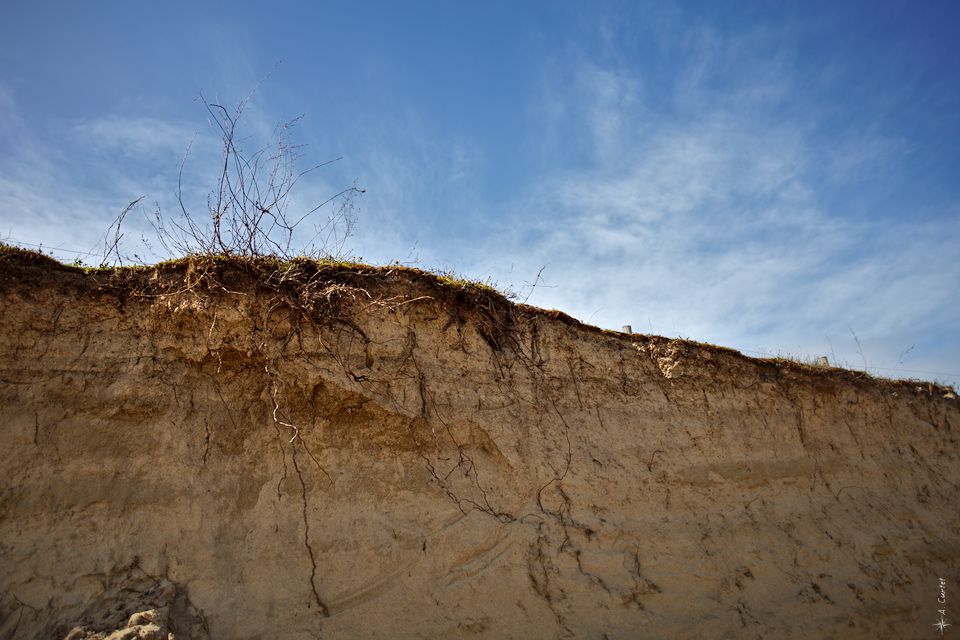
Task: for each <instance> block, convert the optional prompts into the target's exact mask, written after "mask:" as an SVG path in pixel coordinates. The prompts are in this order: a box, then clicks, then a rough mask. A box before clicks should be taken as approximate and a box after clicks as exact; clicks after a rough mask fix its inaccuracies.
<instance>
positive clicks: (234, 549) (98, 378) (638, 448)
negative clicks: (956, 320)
mask: <svg viewBox="0 0 960 640" xmlns="http://www.w3.org/2000/svg"><path fill="white" fill-rule="evenodd" d="M0 309H2V311H0V313H2V323H0V639H14V638H16V639H20V638H58V639H62V638H65V637H68V636H69V637H70V638H72V639H76V638H102V637H107V636H108V635H110V634H113V635H112V636H110V637H112V638H128V637H142V638H167V637H168V634H171V633H172V634H173V636H174V637H175V638H177V639H181V638H215V639H226V638H237V639H240V638H243V639H253V638H277V637H284V638H319V637H322V638H417V637H421V638H432V637H456V638H471V637H475V636H476V637H489V638H564V637H571V638H573V637H576V638H597V639H599V638H610V639H613V638H771V637H777V638H927V637H935V635H936V631H935V630H934V629H932V628H931V624H932V623H933V622H935V621H936V619H937V613H936V609H938V607H939V606H942V605H938V603H937V598H938V579H939V578H943V579H945V580H946V583H947V584H948V585H957V584H960V546H958V537H957V531H960V511H958V509H957V496H958V487H960V464H958V457H960V447H958V429H960V406H958V403H957V400H956V398H955V397H954V394H952V393H951V392H950V390H949V389H944V388H942V387H937V386H935V385H930V384H926V383H922V384H921V383H911V382H890V381H883V380H874V379H870V378H867V377H864V376H862V375H859V374H856V373H852V372H845V371H839V370H830V369H822V370H818V369H815V368H811V367H805V366H801V365H796V364H791V363H788V362H774V361H761V360H755V359H751V358H747V357H744V356H742V355H740V354H738V353H735V352H732V351H729V350H726V349H721V348H716V347H711V346H708V345H699V344H696V343H692V342H688V341H680V340H672V341H671V340H668V339H664V338H658V337H652V336H641V335H630V336H625V335H617V334H612V333H608V332H601V331H599V330H595V329H592V328H589V327H585V326H583V325H580V324H579V323H577V322H575V321H573V320H571V319H569V318H566V317H564V316H563V315H562V314H557V313H551V312H541V311H539V310H534V309H530V308H526V307H522V306H516V305H512V304H510V303H509V302H507V301H506V300H504V299H503V298H501V297H500V296H498V295H497V294H495V293H494V292H492V291H488V290H486V289H484V288H480V287H470V286H466V285H463V284H462V283H455V282H447V281H444V280H442V279H438V278H436V277H434V276H430V275H428V274H421V273H419V272H415V271H413V270H409V269H403V268H395V269H390V268H378V269H374V268H365V267H361V266H355V265H328V266H326V267H323V268H316V267H311V266H309V265H307V264H306V263H301V264H298V265H295V266H291V265H275V264H272V263H271V264H266V265H264V264H260V265H258V266H250V265H247V264H245V263H243V262H241V261H209V262H205V263H202V264H200V263H199V262H198V261H189V260H185V261H180V262H178V263H173V264H168V265H163V266H160V267H157V268H146V269H135V270H122V271H114V272H111V271H101V272H84V271H82V270H79V269H72V268H69V267H65V266H63V265H59V264H56V263H54V262H53V261H50V260H47V259H43V258H41V257H38V256H36V255H32V254H28V253H25V252H16V251H8V252H7V253H4V254H3V255H0ZM950 588H953V587H952V586H951V587H950ZM948 594H949V592H948ZM948 597H958V598H960V594H956V593H954V594H953V595H952V596H948ZM958 601H960V600H958ZM956 617H957V618H960V616H956ZM957 623H958V624H960V619H958V620H957Z"/></svg>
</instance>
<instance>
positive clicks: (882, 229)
mask: <svg viewBox="0 0 960 640" xmlns="http://www.w3.org/2000/svg"><path fill="white" fill-rule="evenodd" d="M958 27H960V4H958V3H955V2H923V3H907V2H871V3H866V2H843V3H838V2H812V1H809V0H808V1H804V2H795V3H790V2H776V3H774V2H756V3H749V2H742V3H719V2H679V3H669V2H654V3H643V2H625V3H617V2H590V3H588V2H580V3H572V2H539V3H533V2H528V3H524V2H484V3H455V2H417V3H414V2H410V3H397V2H383V3H364V2H350V3H346V2H343V3H302V4H299V3H289V2H273V3H242V2H230V3H226V2H224V3H213V2H210V3H186V2H168V3H143V2H129V3H123V4H120V3H107V2H84V3H77V2H62V3H47V2H37V1H34V2H17V1H10V2H5V3H3V5H2V7H0V149H2V150H3V154H2V155H0V237H7V238H11V239H14V240H17V241H20V242H25V243H34V244H40V243H42V244H43V245H44V246H45V247H60V248H62V249H72V250H74V251H91V250H96V248H97V247H99V246H101V244H102V241H101V237H102V235H103V233H104V230H105V229H106V227H107V226H108V225H109V224H110V222H111V220H112V219H113V218H114V217H115V216H116V215H117V213H118V212H119V211H120V210H121V209H122V208H123V206H124V205H125V204H126V203H127V202H129V201H130V200H132V199H134V198H136V197H139V196H141V195H143V196H146V198H145V201H144V202H145V203H146V204H147V205H148V206H147V207H146V208H145V209H144V210H143V212H142V213H143V214H146V213H149V212H150V210H152V208H153V206H154V203H156V204H158V205H159V206H160V207H161V208H162V209H163V210H165V211H172V210H173V207H175V206H176V205H175V202H176V201H175V193H174V190H175V185H176V178H177V169H178V167H179V163H180V159H181V157H182V156H183V154H184V151H185V150H186V147H187V145H188V144H189V143H190V141H191V139H193V138H194V137H195V136H196V141H195V142H194V147H193V149H192V151H191V157H190V159H189V162H188V164H187V169H186V172H187V191H188V195H189V196H190V198H191V202H193V203H195V204H194V206H195V208H196V209H197V210H202V208H203V194H204V193H205V191H206V190H207V189H209V188H210V187H211V186H212V183H211V180H212V177H213V175H214V172H215V170H216V169H215V167H216V157H217V146H216V138H215V135H214V133H213V132H212V131H211V129H210V127H209V123H208V121H207V118H206V114H205V112H204V110H203V107H202V104H201V103H200V102H199V101H198V100H197V97H198V96H199V94H200V92H201V91H202V92H203V93H204V94H205V95H206V96H207V97H208V98H211V99H214V98H218V99H220V100H221V101H222V102H224V103H227V104H233V103H235V102H236V101H237V100H238V99H240V98H241V97H242V96H244V95H246V94H247V93H249V91H250V90H251V89H252V88H253V87H255V86H256V85H257V83H258V82H259V81H260V80H261V79H262V78H263V77H264V76H267V75H268V74H269V78H268V79H267V80H266V81H265V82H264V84H263V85H262V86H261V88H260V89H259V91H258V92H257V93H256V95H255V96H254V98H253V100H252V102H251V104H250V107H249V109H248V111H247V112H246V114H245V118H246V119H245V127H246V129H245V131H246V132H247V133H249V135H250V138H251V140H258V139H260V137H262V136H265V135H266V134H268V133H269V132H270V131H271V129H272V127H273V126H274V125H275V124H277V123H278V122H280V121H282V120H285V119H289V118H291V117H294V116H297V115H299V114H303V115H304V118H303V120H302V121H301V122H300V123H299V124H298V127H297V128H296V130H295V133H296V135H295V139H296V140H297V141H298V142H302V143H305V144H306V145H308V146H307V147H306V149H305V150H306V154H307V157H306V158H305V159H304V162H305V163H309V162H311V161H312V162H321V161H323V160H327V159H330V158H334V157H339V156H343V160H341V161H339V162H337V163H336V164H334V165H330V166H329V167H325V168H324V169H321V170H319V171H317V172H315V173H313V174H311V175H310V176H309V179H305V180H304V182H302V183H301V184H300V185H299V189H298V191H297V192H296V193H295V196H294V197H295V202H294V205H295V206H300V207H303V206H307V207H308V208H309V206H308V205H309V204H310V203H316V202H320V201H322V200H325V199H326V198H327V197H328V196H330V195H332V194H333V193H336V192H337V191H339V190H340V189H342V188H343V187H345V186H349V185H351V184H353V183H356V184H357V186H359V187H362V188H364V189H366V194H365V195H364V196H363V197H362V198H361V199H360V200H359V201H358V202H357V205H358V207H359V208H358V210H357V211H356V214H357V225H356V228H355V234H354V236H353V237H352V238H350V240H349V242H348V244H347V245H346V250H347V252H348V253H350V254H351V255H353V256H356V257H362V258H363V259H364V260H366V261H370V262H375V263H386V262H390V261H393V260H400V261H402V262H414V263H416V264H417V265H419V266H421V267H424V268H431V269H449V270H455V271H457V272H458V273H460V274H462V275H465V276H467V277H471V278H474V279H480V280H485V279H491V280H493V281H495V282H496V283H498V284H499V285H501V286H503V287H511V288H513V289H516V290H519V291H520V292H521V293H522V295H523V296H526V295H527V293H528V289H529V286H528V283H530V282H532V281H533V280H534V278H535V277H536V274H537V273H538V271H540V269H541V267H542V268H543V280H542V282H541V284H540V286H537V287H536V288H535V289H533V290H532V292H530V302H531V303H533V304H537V305H539V306H544V307H551V308H559V309H562V310H564V311H566V312H568V313H570V314H572V315H574V316H576V317H578V318H581V319H582V320H585V321H587V322H590V323H592V324H597V325H599V326H603V327H609V328H619V327H620V326H621V325H624V324H631V325H633V327H634V329H635V330H637V331H642V332H652V333H657V334H661V335H668V336H682V337H689V338H693V339H695V340H702V341H708V342H713V343H717V344H723V345H727V346H731V347H734V348H738V349H742V350H745V351H747V352H748V353H751V354H768V355H778V354H783V355H793V356H799V357H813V356H818V355H828V356H830V357H831V359H833V360H836V361H839V362H841V363H844V364H847V365H849V366H851V367H856V368H863V367H864V366H867V367H868V368H869V369H870V370H871V371H873V372H875V373H879V374H882V375H888V376H894V377H917V378H923V379H934V380H939V381H943V382H947V383H951V384H956V383H957V381H958V380H960V374H958V372H960V335H958V329H960V305H958V304H957V302H956V301H957V298H958V294H960V267H958V264H957V255H960V251H958V248H960V231H958V225H957V223H958V222H960V205H958V202H960V198H958V196H960V180H958V178H960V145H958V141H960V38H957V37H956V36H955V34H956V32H957V30H958ZM278 62H279V63H280V64H279V65H278V64H277V63H278ZM136 213H137V215H133V216H131V218H130V219H129V220H128V224H129V227H128V229H129V231H128V239H133V238H137V237H138V234H139V233H141V232H142V233H144V234H149V231H150V227H149V225H148V224H147V223H146V220H145V217H144V215H142V214H141V213H140V212H136ZM62 249H57V250H52V252H53V253H54V254H56V255H58V256H60V257H62V258H65V259H72V258H73V257H74V256H75V254H72V253H69V252H67V251H64V250H62ZM854 334H856V336H857V338H858V339H859V343H860V344H859V346H858V345H857V343H856V341H855V340H854Z"/></svg>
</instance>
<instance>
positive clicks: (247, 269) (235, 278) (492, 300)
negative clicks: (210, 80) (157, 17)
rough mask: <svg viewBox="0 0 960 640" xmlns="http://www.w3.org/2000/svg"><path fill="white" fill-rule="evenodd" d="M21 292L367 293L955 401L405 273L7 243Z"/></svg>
mask: <svg viewBox="0 0 960 640" xmlns="http://www.w3.org/2000/svg"><path fill="white" fill-rule="evenodd" d="M18 285H19V286H23V285H28V286H31V285H32V286H31V288H33V289H34V290H37V289H42V288H59V289H61V291H63V292H64V293H66V291H68V290H71V289H72V290H74V291H76V290H77V289H80V290H83V291H85V292H87V293H90V294H98V293H99V294H101V295H112V296H115V297H116V298H118V299H119V300H121V301H123V300H130V299H135V298H138V297H155V296H157V295H164V294H170V293H175V292H177V291H184V290H188V289H190V290H194V291H196V290H197V289H198V288H201V287H207V288H209V290H210V291H216V290H220V291H224V290H225V291H227V292H230V291H235V290H239V289H247V290H250V289H262V290H264V291H265V292H274V293H278V294H281V295H282V297H283V298H284V299H285V300H286V302H287V303H288V304H289V305H290V306H291V307H294V308H297V309H299V310H302V311H304V312H308V313H312V314H314V315H316V314H317V313H327V312H330V310H331V307H330V306H329V305H330V299H331V293H334V294H335V293H336V292H337V290H336V287H337V286H338V285H339V286H342V287H344V288H345V290H352V291H363V292H365V294H369V296H371V298H372V299H378V298H379V299H381V300H390V301H393V302H394V303H396V302H400V303H403V302H406V301H410V302H412V301H415V300H417V299H428V298H429V299H433V300H435V301H438V302H440V304H442V305H444V307H445V308H446V310H447V311H448V313H450V314H451V318H452V319H453V320H455V321H456V322H458V323H459V322H470V321H475V322H477V324H478V328H479V329H480V333H481V335H482V336H483V337H484V339H485V340H486V341H487V343H488V344H489V345H490V347H491V348H492V349H494V350H499V349H503V348H510V344H511V342H510V341H509V340H507V339H505V338H507V337H508V336H509V335H510V332H511V329H513V328H515V327H518V326H520V325H521V324H522V323H523V322H524V321H527V320H530V319H534V318H537V317H546V318H550V319H552V320H554V321H557V322H560V323H563V324H565V325H568V326H570V327H575V328H576V329H578V330H581V331H585V332H589V333H593V334H602V335H604V336H606V337H607V338H608V339H611V340H623V341H627V342H631V343H638V344H643V345H647V346H649V347H653V348H654V349H656V348H658V347H660V348H662V347H666V346H667V345H670V346H675V347H678V348H680V349H681V351H682V352H683V353H684V355H685V356H687V357H691V356H692V357H696V355H697V354H698V353H699V354H700V355H701V357H702V355H703V353H704V352H707V353H711V354H715V355H719V356H724V357H726V358H732V359H734V360H737V361H742V363H744V364H746V363H750V364H753V365H754V366H758V367H761V368H763V369H767V370H768V371H769V373H770V374H771V375H772V377H776V378H787V379H792V380H794V381H797V382H801V381H803V382H806V383H813V384H814V385H816V386H820V385H822V384H823V383H834V384H836V383H845V384H852V385H854V386H868V387H873V388H875V389H876V388H877V387H887V388H890V387H893V388H895V390H904V391H910V392H913V393H922V394H924V395H928V394H929V395H933V394H937V395H940V396H946V397H948V398H951V399H952V396H954V395H955V394H954V391H953V389H952V388H951V387H946V386H943V385H939V384H935V383H931V382H925V381H918V380H891V379H887V378H878V377H875V376H871V375H870V374H867V373H864V372H862V371H852V370H849V369H842V368H838V367H830V366H817V365H810V364H806V363H802V362H797V361H795V360H790V359H786V358H753V357H750V356H746V355H744V354H742V353H740V352H739V351H735V350H733V349H729V348H726V347H720V346H717V345H712V344H706V343H700V342H695V341H693V340H687V339H681V338H665V337H661V336H652V335H645V334H636V333H630V334H628V333H621V332H618V331H610V330H605V329H600V328H599V327H595V326H592V325H588V324H585V323H583V322H580V321H579V320H577V319H576V318H573V317H571V316H569V315H567V314H565V313H563V312H562V311H557V310H547V309H540V308H538V307H533V306H530V305H526V304H518V303H516V302H513V301H512V300H510V299H509V298H508V297H507V296H506V295H504V294H503V293H501V292H500V291H498V290H496V289H495V288H493V287H491V286H489V285H486V284H481V283H477V282H471V281H467V280H461V279H458V278H454V277H450V276H446V275H438V274H435V273H431V272H428V271H423V270H421V269H415V268H412V267H405V266H399V265H389V266H372V265H367V264H360V263H353V262H343V261H335V260H325V261H316V260H311V259H307V258H295V259H292V260H279V259H276V258H270V257H263V258H245V257H238V256H223V255H214V256H188V257H184V258H180V259H177V260H172V261H169V262H162V263H159V264H156V265H152V266H130V267H106V268H87V267H77V266H72V265H67V264H63V263H61V262H59V261H57V260H55V259H54V258H51V257H49V256H47V255H44V254H42V253H39V252H36V251H30V250H26V249H22V248H19V247H11V246H8V245H3V244H0V296H2V295H3V294H5V293H7V292H9V291H10V290H12V289H14V288H19V287H18ZM331 287H333V288H331ZM317 298H322V299H324V300H325V301H326V303H327V304H326V305H321V306H320V307H317V305H315V304H314V302H312V301H313V300H314V299H317ZM318 319H319V318H318ZM514 344H515V343H514Z"/></svg>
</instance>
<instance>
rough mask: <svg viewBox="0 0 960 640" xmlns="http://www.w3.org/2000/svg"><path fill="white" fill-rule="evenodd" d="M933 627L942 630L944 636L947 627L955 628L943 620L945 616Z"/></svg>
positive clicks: (941, 633)
mask: <svg viewBox="0 0 960 640" xmlns="http://www.w3.org/2000/svg"><path fill="white" fill-rule="evenodd" d="M933 626H934V627H936V628H937V629H940V635H943V630H944V629H946V628H947V627H950V626H953V625H951V624H950V623H949V622H947V621H946V620H944V619H943V616H940V620H939V621H937V622H934V623H933Z"/></svg>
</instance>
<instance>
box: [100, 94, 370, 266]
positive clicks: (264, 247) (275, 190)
mask: <svg viewBox="0 0 960 640" xmlns="http://www.w3.org/2000/svg"><path fill="white" fill-rule="evenodd" d="M255 92H256V89H255V90H254V92H253V93H255ZM253 93H251V94H250V95H248V96H247V97H245V98H244V99H242V100H241V101H240V102H239V103H238V104H237V106H236V107H235V108H233V109H232V110H231V109H228V108H227V107H225V106H224V105H222V104H220V103H218V102H209V101H208V100H207V99H206V98H205V97H204V96H203V94H201V95H200V100H201V101H202V102H203V104H204V107H205V109H206V111H207V114H208V116H209V118H210V123H211V126H212V127H213V129H214V131H215V132H216V133H217V135H218V136H219V137H220V142H221V154H220V163H219V165H218V168H217V172H216V176H217V177H216V180H215V184H214V186H213V188H212V189H211V191H210V192H209V193H208V194H207V199H206V206H205V209H206V211H204V212H203V213H197V212H196V210H194V209H193V208H192V207H191V206H190V205H189V204H188V203H187V197H186V196H185V193H184V170H185V168H186V165H187V161H188V159H189V157H190V151H191V149H192V147H193V141H191V143H190V145H189V146H188V148H187V150H186V153H184V156H183V159H182V160H181V162H180V167H179V172H178V175H177V203H178V205H179V212H178V213H177V214H175V215H170V214H168V213H167V212H165V211H163V210H162V209H161V207H160V206H159V205H158V206H157V208H156V209H155V211H154V213H153V215H152V217H151V219H150V223H151V225H152V226H153V229H154V231H155V234H156V238H157V240H158V241H159V243H160V245H161V246H162V248H163V250H164V252H165V253H166V254H167V255H168V256H174V257H178V256H189V255H208V256H209V255H222V256H234V257H240V258H256V257H267V256H269V257H276V258H280V259H283V260H289V259H291V258H293V257H297V256H304V257H308V258H314V259H319V258H341V257H343V252H344V250H345V248H346V242H347V239H348V238H349V237H350V236H351V235H352V232H353V228H354V225H355V223H356V217H355V212H354V204H355V200H356V198H357V197H358V196H360V195H361V194H363V193H364V190H363V189H359V188H357V187H356V186H355V185H354V186H350V187H347V188H345V189H342V190H340V191H339V192H338V193H336V194H334V195H333V196H331V197H330V198H327V199H326V200H324V201H322V202H319V203H316V204H314V205H312V206H311V207H310V208H309V209H307V210H305V211H292V210H291V193H292V191H293V189H294V187H295V186H296V185H297V183H298V182H299V180H300V179H301V178H303V177H304V176H305V175H307V174H309V173H311V172H313V171H315V170H317V169H319V168H321V167H324V166H327V165H329V164H332V163H334V162H337V161H338V160H340V159H341V158H334V159H332V160H328V161H326V162H321V163H319V164H316V165H313V166H310V167H308V168H307V169H304V170H300V169H299V168H298V162H299V161H300V160H301V159H302V158H303V153H302V151H303V147H304V145H300V144H295V143H294V142H293V141H292V140H291V133H292V130H293V129H294V127H295V126H296V125H297V123H298V122H299V121H300V119H301V118H302V116H298V117H296V118H293V119H292V120H287V121H285V122H282V123H280V124H279V125H277V126H276V128H275V129H274V132H273V138H272V140H271V141H270V142H268V143H267V144H264V145H263V146H261V147H259V148H257V149H256V150H255V151H253V152H248V151H247V150H246V149H245V148H244V142H247V139H246V138H242V137H241V135H240V124H241V121H242V119H243V116H244V111H245V110H246V108H247V106H248V104H249V102H250V99H251V97H252V96H253ZM141 200H142V198H139V199H137V200H136V201H134V202H132V203H131V204H130V205H128V206H127V207H126V208H125V209H124V210H123V212H122V213H121V214H120V215H119V216H118V217H117V219H116V220H115V221H114V222H113V224H112V225H111V227H110V229H109V230H108V231H107V233H106V234H105V243H104V245H105V246H104V256H103V263H104V264H107V263H113V264H117V265H121V266H122V265H123V262H124V259H125V256H123V255H122V254H121V252H120V249H119V243H120V239H121V238H122V237H123V234H122V233H121V225H122V223H123V221H124V218H125V217H126V215H127V214H128V213H129V212H130V209H131V208H132V207H134V206H136V205H138V204H139V203H140V201H141ZM324 214H325V216H324V217H323V218H322V219H321V220H320V221H319V222H317V220H316V219H317V218H319V217H320V216H321V215H324ZM307 229H309V230H310V231H309V232H307V233H309V234H310V235H309V239H308V240H306V241H303V240H301V238H303V237H305V236H306V235H307V233H305V231H306V230H307ZM144 242H145V243H146V244H149V243H148V242H147V241H146V240H145V239H144Z"/></svg>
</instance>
